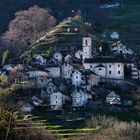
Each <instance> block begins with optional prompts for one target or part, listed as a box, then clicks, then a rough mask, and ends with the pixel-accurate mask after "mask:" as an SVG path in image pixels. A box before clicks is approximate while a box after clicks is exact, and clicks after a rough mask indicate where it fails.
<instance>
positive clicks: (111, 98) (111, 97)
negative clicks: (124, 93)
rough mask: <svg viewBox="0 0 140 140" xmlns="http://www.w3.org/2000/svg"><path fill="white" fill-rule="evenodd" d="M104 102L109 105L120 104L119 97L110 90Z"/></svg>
mask: <svg viewBox="0 0 140 140" xmlns="http://www.w3.org/2000/svg"><path fill="white" fill-rule="evenodd" d="M106 102H107V103H108V104H110V105H120V104H121V98H120V96H119V95H118V94H117V93H115V92H114V91H112V92H110V93H109V94H108V95H107V96H106Z"/></svg>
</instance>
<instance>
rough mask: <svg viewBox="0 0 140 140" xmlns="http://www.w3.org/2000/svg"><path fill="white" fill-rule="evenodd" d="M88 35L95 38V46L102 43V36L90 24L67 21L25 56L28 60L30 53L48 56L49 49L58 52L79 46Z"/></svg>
mask: <svg viewBox="0 0 140 140" xmlns="http://www.w3.org/2000/svg"><path fill="white" fill-rule="evenodd" d="M87 34H90V35H91V37H92V38H93V40H94V41H93V46H95V45H96V44H99V43H100V41H101V37H100V35H99V34H98V33H96V32H95V30H94V28H93V27H92V26H91V25H90V24H88V23H84V22H82V21H78V20H75V19H74V18H68V19H65V20H64V21H62V22H61V23H60V24H59V25H57V26H56V27H55V28H54V29H53V30H51V31H50V32H49V33H46V35H45V36H43V37H42V38H40V39H39V40H38V41H37V42H36V43H35V44H34V45H33V46H31V50H29V51H28V52H26V53H25V54H24V55H23V56H24V57H25V56H26V57H25V58H28V54H30V52H33V53H39V54H44V55H48V51H50V50H49V48H52V49H53V50H58V49H60V48H66V49H67V48H68V47H70V46H79V45H81V41H82V37H83V36H85V35H87ZM23 56H22V57H23Z"/></svg>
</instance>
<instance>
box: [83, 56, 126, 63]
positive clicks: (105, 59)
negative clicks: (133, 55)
mask: <svg viewBox="0 0 140 140" xmlns="http://www.w3.org/2000/svg"><path fill="white" fill-rule="evenodd" d="M115 62H121V63H125V62H126V61H125V60H124V59H122V58H113V57H95V58H89V59H85V61H84V63H115Z"/></svg>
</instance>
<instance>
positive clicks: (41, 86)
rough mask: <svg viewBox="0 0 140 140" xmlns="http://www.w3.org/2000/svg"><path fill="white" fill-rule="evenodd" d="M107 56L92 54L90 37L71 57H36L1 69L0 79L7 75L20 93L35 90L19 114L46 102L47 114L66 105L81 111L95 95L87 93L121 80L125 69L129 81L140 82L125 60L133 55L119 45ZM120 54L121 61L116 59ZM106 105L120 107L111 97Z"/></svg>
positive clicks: (139, 71) (139, 74) (139, 75)
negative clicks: (98, 86)
mask: <svg viewBox="0 0 140 140" xmlns="http://www.w3.org/2000/svg"><path fill="white" fill-rule="evenodd" d="M110 51H111V56H99V55H95V54H97V53H95V52H94V50H93V45H92V39H91V37H90V36H86V37H83V38H82V47H81V48H80V49H79V48H78V49H76V50H74V53H71V52H70V51H68V50H59V51H57V52H55V53H54V54H53V56H52V57H50V58H45V57H44V56H42V55H40V54H37V55H34V56H33V58H32V62H31V63H30V64H16V65H11V64H10V65H5V66H4V67H3V69H2V70H1V72H0V73H1V75H7V74H9V77H10V78H8V80H10V82H11V83H14V84H16V85H18V86H19V88H21V89H38V90H39V91H40V93H39V96H33V97H32V98H31V99H30V101H29V102H28V103H26V104H23V106H22V110H23V111H27V112H28V111H31V109H32V108H33V106H39V105H41V104H43V102H44V101H46V102H47V103H48V105H49V108H50V109H51V110H61V109H62V108H63V107H64V105H65V104H66V103H67V102H69V103H71V106H72V108H73V109H77V108H83V107H86V105H87V104H88V103H90V102H93V100H94V97H95V95H96V93H95V92H93V91H92V90H91V88H92V87H93V86H96V85H99V84H101V83H102V82H103V80H105V79H112V80H114V81H117V80H124V79H125V66H126V67H128V68H130V67H131V70H132V71H131V73H132V79H140V69H139V68H138V67H137V65H135V63H134V62H133V61H130V60H129V59H127V58H128V56H129V57H132V56H133V55H134V53H133V51H132V50H131V49H128V48H127V47H126V46H124V45H123V44H122V43H121V42H117V43H114V44H112V45H110ZM116 54H121V55H122V56H123V57H116ZM106 101H107V102H109V104H113V103H114V102H115V103H116V104H120V97H118V96H117V95H115V94H114V93H111V94H109V95H108V96H107V99H106Z"/></svg>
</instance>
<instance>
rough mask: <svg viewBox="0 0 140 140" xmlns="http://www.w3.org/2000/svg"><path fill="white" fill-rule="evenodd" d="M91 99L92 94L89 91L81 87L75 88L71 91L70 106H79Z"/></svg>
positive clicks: (83, 105)
mask: <svg viewBox="0 0 140 140" xmlns="http://www.w3.org/2000/svg"><path fill="white" fill-rule="evenodd" d="M91 100H92V95H91V93H90V92H89V91H86V90H84V89H82V88H76V89H75V90H74V91H73V93H72V107H73V108H81V107H85V105H86V104H87V103H88V102H89V101H91Z"/></svg>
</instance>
